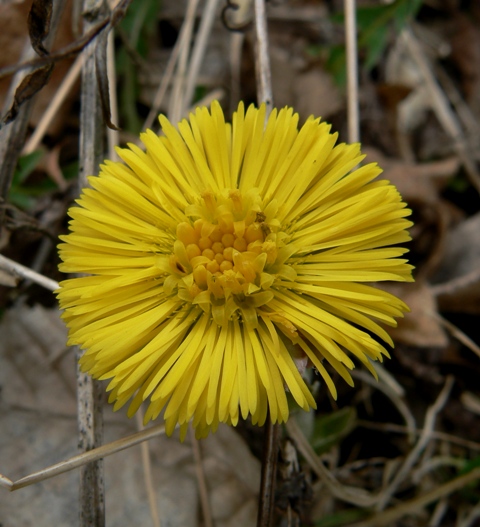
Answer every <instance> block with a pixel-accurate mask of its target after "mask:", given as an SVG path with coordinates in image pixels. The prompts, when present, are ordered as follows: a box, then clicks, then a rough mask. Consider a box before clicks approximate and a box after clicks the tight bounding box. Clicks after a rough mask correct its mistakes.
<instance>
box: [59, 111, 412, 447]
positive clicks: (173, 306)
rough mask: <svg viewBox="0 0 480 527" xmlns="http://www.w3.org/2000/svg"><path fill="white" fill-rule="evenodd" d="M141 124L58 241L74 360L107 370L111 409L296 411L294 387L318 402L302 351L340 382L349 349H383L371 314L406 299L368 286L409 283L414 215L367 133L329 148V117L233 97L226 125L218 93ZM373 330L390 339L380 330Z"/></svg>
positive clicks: (257, 415) (387, 311)
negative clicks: (367, 159) (367, 154)
mask: <svg viewBox="0 0 480 527" xmlns="http://www.w3.org/2000/svg"><path fill="white" fill-rule="evenodd" d="M160 123H161V125H162V129H163V132H164V134H165V136H164V137H158V136H157V135H155V134H154V133H153V132H152V131H150V130H149V131H147V132H146V133H144V134H143V135H142V137H141V139H142V141H143V143H144V144H145V147H146V152H143V151H142V150H141V149H140V148H138V147H136V146H135V145H129V148H127V149H119V150H118V153H119V155H120V157H121V158H122V160H123V161H124V162H125V164H123V163H120V162H111V161H106V162H105V165H103V166H102V167H101V172H100V175H99V176H98V177H91V178H90V179H89V182H90V184H91V186H92V188H86V189H84V191H83V194H82V196H81V197H80V199H79V200H78V201H77V203H78V206H75V207H72V208H71V209H70V212H69V214H70V216H71V218H72V221H71V223H70V233H69V234H68V235H66V236H64V237H62V240H63V242H64V243H62V244H60V246H59V250H60V256H61V258H62V260H63V263H62V264H61V266H60V269H61V270H62V271H63V272H66V273H86V274H88V275H89V276H82V277H80V278H71V279H69V280H66V281H63V282H62V283H61V288H60V289H59V291H58V297H59V300H60V306H61V308H62V309H63V310H64V314H63V317H64V319H65V321H66V323H67V325H68V327H69V344H70V345H78V346H80V347H81V348H82V349H85V350H86V352H85V354H84V355H83V357H82V359H81V367H82V368H83V370H84V371H87V372H89V373H90V374H91V375H92V376H93V377H95V378H98V379H111V381H110V384H109V385H108V390H109V391H111V394H110V399H109V400H110V402H115V406H114V409H118V408H120V407H121V406H123V405H124V404H125V403H126V402H128V401H129V400H130V399H132V398H133V400H132V401H131V403H130V407H129V410H128V414H129V415H133V414H134V413H135V412H136V411H137V409H138V408H139V406H140V405H141V403H142V402H143V401H144V400H146V399H149V405H148V408H147V410H146V415H145V420H146V421H148V420H150V419H155V418H156V417H157V416H158V415H159V414H160V412H161V411H162V410H163V409H165V412H164V419H165V422H166V430H167V433H168V434H171V433H172V432H173V430H174V428H175V426H176V425H177V424H179V425H180V428H181V434H182V435H183V434H185V431H186V429H187V427H188V423H189V422H190V421H192V420H193V426H194V427H195V428H196V433H197V437H202V436H206V435H207V434H208V433H209V431H211V430H215V429H216V428H217V426H218V423H219V422H226V423H229V424H232V425H236V424H237V422H238V419H239V417H240V416H241V417H242V418H247V417H248V416H251V419H252V422H253V423H258V424H260V425H261V424H263V423H264V422H265V419H266V416H267V411H268V412H269V414H270V416H271V419H272V420H273V422H284V421H285V420H286V419H287V418H288V413H289V409H288V403H287V397H286V391H289V392H290V393H291V395H292V396H293V399H295V401H296V403H297V404H298V405H299V406H300V407H301V408H303V409H305V410H308V408H310V407H313V408H315V401H314V399H313V397H312V395H311V393H310V391H309V389H308V387H307V385H306V384H305V382H304V380H303V379H302V377H301V375H300V373H299V371H298V368H297V367H296V363H295V361H294V359H295V358H301V357H303V358H308V361H309V364H310V365H312V366H313V367H314V368H316V370H318V372H319V373H320V375H321V376H322V377H323V379H324V380H325V383H326V384H327V386H328V388H329V390H330V392H331V393H332V395H333V396H334V397H335V396H336V389H335V385H334V383H333V381H332V379H331V377H330V374H329V370H330V371H331V370H332V369H333V370H336V371H337V372H338V373H339V374H340V375H341V376H342V377H343V378H344V379H345V380H346V382H347V383H349V384H353V383H352V378H351V376H350V374H349V370H350V369H352V368H354V361H353V360H352V356H353V357H355V358H356V359H358V360H359V361H360V362H361V363H363V364H364V365H365V366H366V367H367V368H368V369H370V371H371V372H372V373H373V374H375V372H374V370H373V368H372V366H371V364H370V361H371V360H382V356H383V355H386V356H388V354H387V352H386V350H385V349H384V348H383V346H382V345H381V344H380V343H379V340H380V339H383V340H384V341H386V342H388V343H389V344H390V345H392V342H391V340H390V338H389V336H388V334H387V333H386V332H385V330H384V329H383V328H382V327H380V325H379V324H378V323H377V322H381V323H383V324H388V325H392V326H393V325H395V324H396V322H395V320H394V317H399V316H402V315H403V312H404V311H406V310H407V307H406V306H405V304H404V303H403V302H402V301H400V300H399V299H397V298H396V297H394V296H392V295H390V294H388V293H386V292H384V291H381V290H379V289H376V288H375V287H372V286H368V285H365V284H362V283H361V282H377V281H381V280H398V281H410V280H412V278H411V269H412V268H411V266H410V265H408V264H407V263H406V260H405V259H401V258H400V257H401V256H402V255H403V254H404V253H405V252H406V249H403V248H399V247H396V246H395V247H393V245H397V244H399V243H403V242H406V241H407V240H409V235H408V233H407V232H406V229H407V228H408V227H409V226H410V225H411V222H410V221H408V220H406V219H405V217H406V216H408V215H409V214H410V211H409V210H408V209H407V208H406V206H405V203H403V202H402V200H401V197H400V195H399V193H398V191H397V190H396V189H395V187H394V186H392V185H391V184H389V182H387V181H384V180H375V178H376V177H377V176H378V174H380V172H381V170H380V169H379V168H378V167H377V166H376V165H374V164H369V165H366V166H363V167H361V168H355V167H357V165H358V164H359V163H360V161H361V160H362V159H363V156H362V155H361V153H360V147H359V145H358V144H354V145H347V144H339V145H336V146H335V143H336V140H337V135H336V134H331V133H330V127H329V125H327V124H326V123H323V122H320V120H319V119H313V118H310V119H309V120H308V121H307V122H306V123H305V124H304V125H303V126H302V127H301V129H300V130H299V129H298V127H297V125H298V115H297V114H294V113H293V110H292V109H291V108H284V109H282V110H280V111H276V110H274V111H273V112H272V113H271V115H270V117H269V118H268V120H267V122H266V123H265V107H264V106H261V107H260V108H255V107H254V106H253V105H252V106H250V107H249V108H248V109H247V111H246V112H245V109H244V106H243V104H242V103H240V105H239V107H238V110H237V112H236V113H235V114H234V116H233V122H232V124H231V125H230V124H228V123H226V122H225V119H224V116H223V112H222V110H221V108H220V105H219V104H218V102H214V103H213V104H212V106H211V109H210V111H209V109H207V108H197V110H196V112H195V114H191V115H190V118H189V120H188V121H187V120H184V121H182V122H181V123H180V124H179V125H178V131H177V129H175V128H174V127H173V126H172V125H171V124H170V123H169V121H168V120H167V119H166V118H165V117H163V116H161V117H160ZM372 334H373V335H376V336H377V337H380V339H377V338H372Z"/></svg>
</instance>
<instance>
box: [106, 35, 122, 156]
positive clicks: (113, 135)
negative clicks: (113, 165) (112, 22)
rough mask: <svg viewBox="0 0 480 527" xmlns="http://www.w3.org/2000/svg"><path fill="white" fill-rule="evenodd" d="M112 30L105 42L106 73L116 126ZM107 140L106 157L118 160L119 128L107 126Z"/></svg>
mask: <svg viewBox="0 0 480 527" xmlns="http://www.w3.org/2000/svg"><path fill="white" fill-rule="evenodd" d="M114 31H115V30H112V31H110V33H109V34H108V43H107V75H108V86H109V88H110V89H109V92H110V93H109V97H110V111H111V114H112V115H111V121H112V123H116V124H117V126H118V121H119V119H118V98H117V72H116V70H115V37H114ZM107 141H108V159H110V160H111V161H118V159H119V158H118V155H117V152H116V150H115V147H117V146H118V144H119V143H120V132H119V130H113V129H112V128H108V127H107Z"/></svg>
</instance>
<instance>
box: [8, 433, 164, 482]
mask: <svg viewBox="0 0 480 527" xmlns="http://www.w3.org/2000/svg"><path fill="white" fill-rule="evenodd" d="M164 433H165V426H164V425H163V424H162V425H157V426H152V427H151V428H147V429H146V430H142V431H141V432H137V433H135V434H132V435H130V436H127V437H123V438H122V439H117V440H116V441H112V442H111V443H107V444H106V445H102V446H99V447H97V448H94V449H92V450H89V451H87V452H83V453H81V454H78V455H77V456H73V457H71V458H70V459H67V460H65V461H61V462H60V463H56V464H55V465H51V466H50V467H47V468H44V469H42V470H39V471H38V472H34V473H33V474H30V475H29V476H25V477H24V478H21V479H19V480H17V481H14V482H12V485H11V486H10V489H11V490H17V489H21V488H23V487H28V486H29V485H33V484H35V483H39V482H40V481H44V480H46V479H49V478H53V477H54V476H58V475H59V474H63V473H64V472H69V471H70V470H73V469H75V468H78V467H82V466H83V465H86V464H87V463H92V462H94V461H98V460H100V459H103V458H105V457H107V456H111V455H112V454H115V453H117V452H120V451H122V450H126V449H127V448H130V447H132V446H135V445H138V444H139V443H142V442H143V441H148V440H149V439H152V438H154V437H157V436H159V435H163V434H164ZM3 478H4V479H5V480H6V483H7V484H8V481H9V480H8V478H5V476H3Z"/></svg>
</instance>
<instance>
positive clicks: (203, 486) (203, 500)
mask: <svg viewBox="0 0 480 527" xmlns="http://www.w3.org/2000/svg"><path fill="white" fill-rule="evenodd" d="M189 435H190V441H191V443H192V451H193V458H194V460H195V474H196V476H197V483H198V491H199V493H200V504H201V506H202V514H203V521H204V523H205V527H213V519H212V511H211V508H210V500H209V499H208V489H207V481H206V478H205V471H204V469H203V462H202V453H201V451H200V443H199V442H198V440H197V439H196V438H195V433H194V432H193V428H192V427H190V428H189Z"/></svg>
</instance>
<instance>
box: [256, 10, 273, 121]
mask: <svg viewBox="0 0 480 527" xmlns="http://www.w3.org/2000/svg"><path fill="white" fill-rule="evenodd" d="M254 9H255V73H256V76H257V99H258V104H262V103H265V105H266V107H267V117H268V116H269V114H270V112H271V111H272V108H273V95H272V74H271V69H270V57H269V55H268V32H267V17H266V12H265V0H255V2H254Z"/></svg>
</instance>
